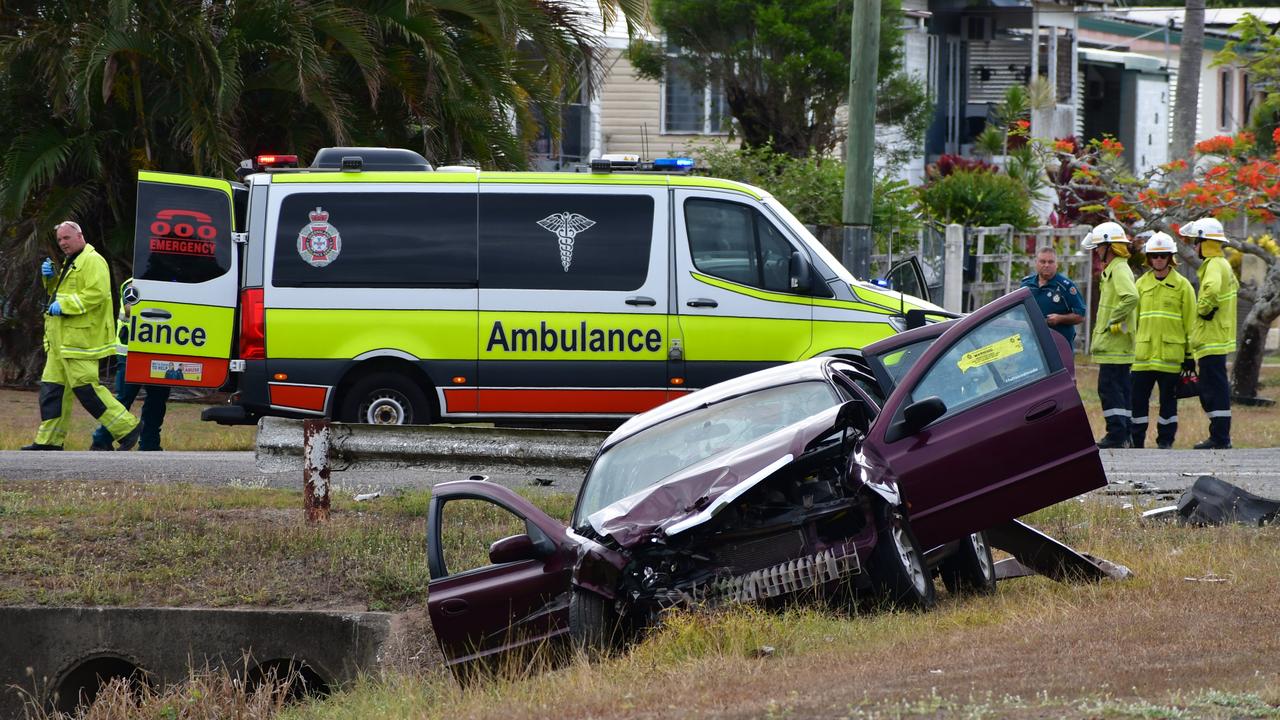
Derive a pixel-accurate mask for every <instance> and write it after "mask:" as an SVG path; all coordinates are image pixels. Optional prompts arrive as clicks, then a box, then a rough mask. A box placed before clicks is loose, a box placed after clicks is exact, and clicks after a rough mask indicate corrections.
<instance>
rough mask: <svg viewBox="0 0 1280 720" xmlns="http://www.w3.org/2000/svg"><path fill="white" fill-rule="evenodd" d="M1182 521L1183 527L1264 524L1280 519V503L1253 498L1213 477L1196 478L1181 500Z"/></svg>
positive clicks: (1179, 506)
mask: <svg viewBox="0 0 1280 720" xmlns="http://www.w3.org/2000/svg"><path fill="white" fill-rule="evenodd" d="M1177 508H1178V516H1179V522H1181V523H1182V524H1184V525H1198V526H1203V525H1223V524H1225V523H1229V522H1235V523H1241V524H1243V525H1265V524H1267V523H1271V522H1276V520H1277V519H1278V518H1280V501H1276V500H1269V499H1267V498H1264V497H1261V496H1258V495H1254V494H1253V493H1251V492H1248V491H1245V490H1242V489H1240V488H1238V487H1236V486H1235V485H1232V484H1231V483H1229V482H1226V481H1225V480H1219V479H1218V478H1216V477H1214V476H1212V475H1201V476H1200V477H1198V478H1196V481H1195V484H1193V485H1192V486H1191V489H1189V490H1187V491H1186V492H1184V493H1183V494H1182V497H1180V498H1178V505H1177Z"/></svg>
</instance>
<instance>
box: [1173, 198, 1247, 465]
mask: <svg viewBox="0 0 1280 720" xmlns="http://www.w3.org/2000/svg"><path fill="white" fill-rule="evenodd" d="M1178 233H1179V234H1180V235H1182V236H1183V237H1184V238H1187V241H1188V242H1191V243H1194V244H1195V246H1196V252H1197V254H1199V256H1200V257H1201V258H1202V259H1203V260H1204V262H1203V263H1201V264H1200V269H1199V270H1197V271H1196V275H1197V276H1198V277H1199V278H1200V294H1199V295H1198V297H1197V299H1196V316H1195V318H1194V323H1193V325H1192V327H1191V350H1192V354H1193V355H1194V357H1195V359H1196V361H1197V362H1198V363H1199V364H1200V404H1201V405H1202V406H1204V409H1205V412H1206V413H1207V414H1208V415H1209V439H1207V440H1205V441H1203V442H1200V443H1197V444H1196V446H1195V447H1196V449H1199V450H1207V449H1226V448H1229V447H1231V383H1230V381H1229V380H1228V378H1227V354H1228V353H1232V352H1235V349H1236V293H1237V292H1239V290H1240V281H1239V280H1237V279H1236V274H1235V273H1234V272H1232V270H1231V265H1230V264H1229V263H1228V262H1227V259H1226V258H1225V257H1223V253H1222V246H1223V244H1225V243H1226V240H1227V236H1226V235H1225V234H1224V233H1223V231H1222V223H1221V222H1219V221H1218V220H1217V218H1212V217H1207V218H1201V219H1199V220H1196V221H1194V222H1190V223H1187V224H1186V225H1183V226H1182V227H1181V228H1180V229H1179V231H1178Z"/></svg>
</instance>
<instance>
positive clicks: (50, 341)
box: [44, 243, 116, 360]
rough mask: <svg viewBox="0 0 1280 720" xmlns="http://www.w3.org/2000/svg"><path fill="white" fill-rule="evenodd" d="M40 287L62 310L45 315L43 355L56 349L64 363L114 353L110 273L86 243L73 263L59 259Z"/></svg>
mask: <svg viewBox="0 0 1280 720" xmlns="http://www.w3.org/2000/svg"><path fill="white" fill-rule="evenodd" d="M59 278H61V280H59ZM44 287H45V291H46V292H48V293H50V294H51V295H52V297H51V298H50V301H51V302H52V301H54V300H56V301H57V302H58V306H59V308H60V309H61V311H62V314H61V315H46V316H45V319H44V348H45V352H49V351H50V350H51V349H52V348H57V349H58V352H59V353H60V354H61V355H62V357H64V358H66V359H68V360H97V359H100V358H104V357H107V356H109V355H111V354H113V353H115V351H116V337H115V333H114V332H113V328H114V326H115V323H113V322H112V318H111V309H112V308H111V271H110V269H108V268H107V261H106V259H105V258H103V257H102V256H101V255H99V254H98V251H97V250H94V249H93V246H92V245H89V244H87V243H86V244H85V246H84V249H83V250H81V251H80V254H78V255H76V257H75V259H74V260H71V259H69V258H68V259H65V260H63V261H62V265H61V266H59V267H57V268H55V272H54V274H53V277H48V278H44ZM55 292H56V294H54V293H55Z"/></svg>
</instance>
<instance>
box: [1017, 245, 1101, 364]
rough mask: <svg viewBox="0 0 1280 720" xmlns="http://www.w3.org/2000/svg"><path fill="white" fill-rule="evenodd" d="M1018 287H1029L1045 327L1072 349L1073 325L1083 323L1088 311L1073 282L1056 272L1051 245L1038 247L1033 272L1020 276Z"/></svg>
mask: <svg viewBox="0 0 1280 720" xmlns="http://www.w3.org/2000/svg"><path fill="white" fill-rule="evenodd" d="M1022 287H1024V288H1030V289H1031V294H1033V295H1035V297H1036V303H1038V304H1039V305H1040V311H1041V312H1043V313H1044V317H1045V320H1046V321H1048V323H1049V327H1051V328H1053V329H1054V330H1057V331H1058V332H1060V333H1062V336H1063V337H1065V338H1066V339H1067V344H1068V345H1070V346H1071V347H1072V348H1073V349H1074V348H1075V342H1076V326H1077V325H1079V324H1080V323H1082V322H1084V315H1085V313H1086V312H1088V311H1087V310H1086V309H1085V307H1084V297H1082V296H1081V295H1080V291H1079V290H1078V289H1076V284H1075V283H1073V282H1071V281H1070V280H1069V279H1067V276H1066V275H1063V274H1062V273H1060V272H1058V255H1057V253H1055V252H1054V251H1053V248H1051V247H1042V248H1040V250H1039V251H1037V252H1036V274H1034V275H1028V276H1027V277H1025V278H1023V279H1022Z"/></svg>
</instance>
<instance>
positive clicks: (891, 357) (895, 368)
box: [871, 337, 938, 393]
mask: <svg viewBox="0 0 1280 720" xmlns="http://www.w3.org/2000/svg"><path fill="white" fill-rule="evenodd" d="M937 339H938V338H937V337H931V338H927V339H925V340H920V341H919V342H914V343H911V344H910V345H907V346H905V347H900V348H896V349H894V350H891V351H889V352H886V353H883V354H880V355H873V356H871V359H872V360H874V361H876V362H878V363H879V364H880V366H881V367H882V368H884V371H885V374H886V375H887V376H888V379H889V382H890V383H892V385H891V387H887V388H884V391H885V392H886V393H891V392H893V388H896V387H897V386H898V383H900V382H902V378H903V377H905V376H906V374H907V373H908V372H910V371H911V368H913V367H915V365H916V361H918V360H919V359H920V357H921V356H922V355H924V351H925V350H927V349H929V346H930V345H932V344H933V341H934V340H937Z"/></svg>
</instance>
